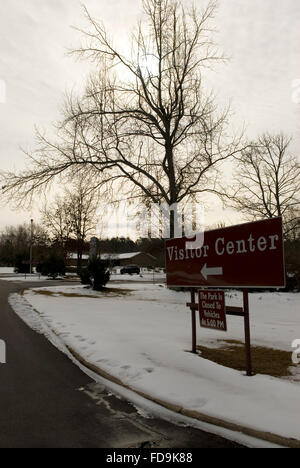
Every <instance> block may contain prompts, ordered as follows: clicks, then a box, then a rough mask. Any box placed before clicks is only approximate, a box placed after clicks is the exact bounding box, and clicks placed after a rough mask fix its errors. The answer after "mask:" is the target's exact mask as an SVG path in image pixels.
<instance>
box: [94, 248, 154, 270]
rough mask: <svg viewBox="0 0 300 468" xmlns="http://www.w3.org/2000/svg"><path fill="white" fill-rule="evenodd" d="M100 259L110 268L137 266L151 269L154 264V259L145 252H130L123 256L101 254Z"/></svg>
mask: <svg viewBox="0 0 300 468" xmlns="http://www.w3.org/2000/svg"><path fill="white" fill-rule="evenodd" d="M101 258H102V259H103V260H107V261H108V262H109V263H110V265H111V266H113V267H114V266H120V267H122V266H126V265H138V266H140V267H144V268H146V267H152V266H155V264H156V257H154V256H153V255H151V254H149V253H145V252H130V253H123V254H102V255H101Z"/></svg>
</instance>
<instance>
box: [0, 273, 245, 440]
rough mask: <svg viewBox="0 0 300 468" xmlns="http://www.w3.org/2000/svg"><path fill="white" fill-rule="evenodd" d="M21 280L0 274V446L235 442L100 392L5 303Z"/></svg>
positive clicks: (16, 289) (40, 284)
mask: <svg viewBox="0 0 300 468" xmlns="http://www.w3.org/2000/svg"><path fill="white" fill-rule="evenodd" d="M32 285H33V286H34V283H32ZM47 285H48V286H49V283H47ZM30 286H31V284H30ZM36 286H43V284H42V283H38V284H36ZM27 287H28V283H26V284H22V283H9V282H5V281H1V280H0V339H1V340H4V341H5V342H6V346H7V363H6V364H2V365H1V364H0V448H136V447H143V446H145V447H153V448H233V447H238V445H237V444H234V443H232V442H230V441H227V440H225V439H222V438H220V437H217V436H214V435H211V434H208V433H205V432H202V431H199V430H195V429H191V428H182V427H178V426H176V425H173V424H170V423H168V422H166V421H163V420H158V419H148V418H147V419H145V418H143V417H142V416H140V415H139V414H138V413H137V411H136V410H135V408H134V407H133V406H132V405H131V404H130V403H129V402H126V401H122V400H120V399H118V398H116V397H114V396H111V395H109V394H107V393H106V391H105V389H104V388H102V387H101V385H99V384H96V383H95V382H93V381H92V380H91V379H90V378H89V377H88V376H87V375H86V374H84V373H83V372H82V371H81V370H80V369H79V368H78V367H77V366H76V365H75V364H73V363H72V362H71V361H70V360H69V359H68V358H67V357H66V356H65V355H64V354H63V353H61V352H60V351H58V350H57V349H56V348H55V347H54V346H52V345H51V343H50V342H49V341H48V340H47V339H46V338H45V337H44V336H41V335H39V334H38V333H36V332H34V331H32V330H31V329H30V328H29V327H28V326H27V325H25V323H23V321H22V320H21V319H20V318H19V317H18V316H17V315H16V314H15V313H14V312H13V311H12V309H11V307H10V306H9V304H8V296H9V294H10V293H13V292H18V291H20V290H22V289H25V288H27Z"/></svg>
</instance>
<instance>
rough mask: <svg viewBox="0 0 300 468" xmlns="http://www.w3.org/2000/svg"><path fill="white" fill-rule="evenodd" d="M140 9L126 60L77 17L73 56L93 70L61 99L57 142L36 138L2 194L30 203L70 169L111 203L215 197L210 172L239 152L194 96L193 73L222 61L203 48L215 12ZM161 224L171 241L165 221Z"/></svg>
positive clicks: (235, 140)
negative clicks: (108, 191)
mask: <svg viewBox="0 0 300 468" xmlns="http://www.w3.org/2000/svg"><path fill="white" fill-rule="evenodd" d="M143 8H144V12H145V22H144V23H141V24H139V25H138V28H137V31H136V33H135V34H134V35H133V40H132V48H131V49H132V52H131V55H130V54H129V55H127V56H125V55H124V54H122V53H121V52H120V51H118V50H117V49H116V48H115V47H114V45H113V42H112V41H111V40H110V38H109V36H108V33H107V32H106V30H105V28H104V26H103V25H102V24H101V23H100V22H97V21H96V20H94V19H93V18H92V17H91V16H90V14H89V13H88V11H87V10H86V9H85V14H86V17H87V19H88V22H89V24H90V30H89V31H82V33H83V35H84V37H85V43H84V44H83V45H82V47H80V48H79V49H78V50H77V51H76V53H78V54H79V55H80V56H82V57H87V58H88V59H90V60H91V61H92V62H93V63H94V65H96V68H97V71H96V72H95V73H93V75H92V76H91V77H90V79H89V80H88V83H87V87H86V92H85V94H84V96H83V97H82V98H81V99H77V100H74V99H73V98H70V99H69V100H68V102H67V105H66V115H65V120H64V122H63V124H62V125H61V127H60V139H59V141H58V142H57V143H53V142H50V141H49V140H48V139H47V138H46V137H45V136H44V135H42V134H41V133H38V134H37V139H38V148H37V151H36V152H35V153H34V154H30V155H29V157H30V159H31V165H30V166H29V169H28V170H26V171H25V172H22V174H14V173H10V174H6V176H5V186H4V192H6V193H12V192H13V193H14V195H15V196H17V195H19V196H21V197H22V198H23V197H24V196H30V195H31V194H32V193H33V191H36V190H39V189H40V188H41V187H44V186H45V185H47V184H48V183H50V182H51V181H52V180H53V179H54V178H55V177H57V176H59V175H61V174H64V173H65V172H66V171H68V170H70V169H71V170H72V168H74V167H77V169H76V170H80V168H82V169H84V171H89V172H92V173H93V174H94V178H95V184H96V185H97V183H98V184H99V185H101V186H102V187H104V186H106V187H107V185H108V184H109V185H110V186H111V187H112V188H113V189H114V190H115V192H114V193H115V194H116V192H117V193H120V191H122V192H123V193H124V194H125V195H126V196H128V197H134V198H142V199H147V200H149V201H151V203H161V202H163V203H166V204H167V205H168V206H173V205H174V204H178V203H180V202H183V201H184V202H187V201H189V200H194V199H196V198H197V197H198V196H199V195H200V194H202V193H205V192H213V193H215V192H216V187H217V180H218V170H219V168H220V164H221V163H222V161H225V160H227V159H228V158H230V157H231V156H234V155H236V154H238V152H239V151H240V149H241V145H242V137H241V135H239V136H233V137H232V138H231V137H229V134H228V118H229V113H228V110H227V111H222V112H217V109H216V105H215V103H214V98H213V95H212V94H207V93H205V91H204V84H203V70H205V68H207V67H211V66H213V65H214V64H215V63H216V62H219V61H223V60H224V57H223V56H222V55H221V54H219V53H218V50H217V47H216V46H215V44H214V42H213V40H212V32H213V30H212V28H211V21H212V19H213V18H214V14H215V11H216V3H215V2H214V1H211V2H210V3H209V4H208V5H207V6H206V7H204V8H203V10H202V11H198V10H197V9H196V8H195V7H191V8H190V9H189V10H188V9H185V8H184V7H183V5H182V4H181V3H180V1H176V0H144V1H143ZM123 77H124V78H123ZM97 181H98V182H97ZM116 197H117V196H116V195H115V198H116ZM170 225H171V236H172V233H173V232H174V214H172V215H171V220H170Z"/></svg>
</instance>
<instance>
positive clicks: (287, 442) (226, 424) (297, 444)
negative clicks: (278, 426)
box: [66, 345, 300, 448]
mask: <svg viewBox="0 0 300 468" xmlns="http://www.w3.org/2000/svg"><path fill="white" fill-rule="evenodd" d="M66 347H67V348H68V350H69V352H70V353H71V354H72V355H73V356H74V357H75V358H76V359H77V360H78V361H79V362H80V363H81V364H83V365H84V366H85V367H87V368H88V369H90V370H91V371H93V372H95V373H96V374H98V375H99V376H101V377H103V378H105V379H106V380H108V381H110V382H113V383H115V384H117V385H120V386H121V387H123V388H125V389H127V390H130V391H132V392H134V393H136V394H137V395H139V396H141V397H143V398H145V399H146V400H150V401H152V402H153V403H156V404H158V405H160V406H163V407H164V408H167V409H168V410H171V411H174V412H175V413H178V414H182V415H183V416H187V417H189V418H192V419H196V420H198V421H201V422H204V423H207V424H212V425H214V426H218V427H222V428H224V429H229V430H231V431H234V432H240V433H242V434H245V435H247V436H250V437H254V438H256V439H261V440H265V441H267V442H270V443H272V444H276V445H280V446H282V447H287V448H300V440H297V439H291V438H287V437H282V436H279V435H277V434H273V433H270V432H264V431H259V430H257V429H252V428H251V427H247V426H242V425H239V424H236V423H232V422H230V421H225V420H223V419H219V418H215V417H213V416H209V415H207V414H204V413H200V412H198V411H193V410H188V409H186V408H183V407H182V406H178V405H175V404H172V403H169V402H167V401H165V400H161V399H159V398H155V397H152V396H150V395H148V394H146V393H144V392H141V391H139V390H136V389H135V388H133V387H131V386H130V385H127V384H125V383H124V382H122V381H121V380H120V379H118V378H117V377H114V376H112V375H111V374H109V373H108V372H106V371H104V370H102V369H100V368H99V367H98V366H96V365H94V364H91V363H90V362H88V361H86V360H85V359H84V358H83V357H82V356H80V354H78V353H77V351H75V350H74V349H72V348H71V347H70V346H67V345H66Z"/></svg>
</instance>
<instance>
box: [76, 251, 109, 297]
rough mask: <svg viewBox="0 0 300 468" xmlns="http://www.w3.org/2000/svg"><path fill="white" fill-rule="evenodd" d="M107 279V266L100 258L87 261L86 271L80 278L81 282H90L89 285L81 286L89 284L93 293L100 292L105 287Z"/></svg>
mask: <svg viewBox="0 0 300 468" xmlns="http://www.w3.org/2000/svg"><path fill="white" fill-rule="evenodd" d="M80 277H81V276H80ZM109 279H110V273H109V270H108V264H107V263H106V262H103V261H102V260H101V259H100V258H95V259H92V260H90V261H89V264H88V267H87V270H86V271H85V272H84V273H83V276H82V277H81V282H82V280H84V281H89V280H90V283H82V284H91V285H92V286H93V290H94V291H102V290H103V289H104V287H105V285H106V284H107V283H108V281H109Z"/></svg>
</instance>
